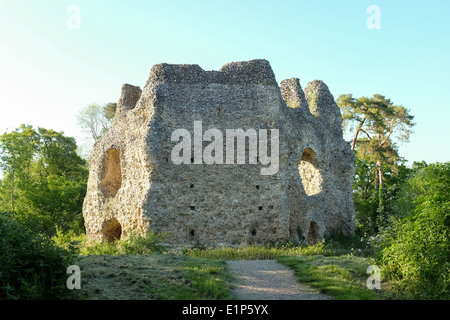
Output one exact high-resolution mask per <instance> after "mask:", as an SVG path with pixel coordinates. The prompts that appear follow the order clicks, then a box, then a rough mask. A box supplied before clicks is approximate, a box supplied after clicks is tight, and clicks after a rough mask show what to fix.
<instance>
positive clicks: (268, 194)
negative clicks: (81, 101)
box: [83, 60, 354, 246]
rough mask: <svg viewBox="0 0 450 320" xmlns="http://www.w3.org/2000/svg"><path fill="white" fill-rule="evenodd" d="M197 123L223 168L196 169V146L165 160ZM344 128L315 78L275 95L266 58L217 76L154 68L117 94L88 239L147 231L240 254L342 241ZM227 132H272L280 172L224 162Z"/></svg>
mask: <svg viewBox="0 0 450 320" xmlns="http://www.w3.org/2000/svg"><path fill="white" fill-rule="evenodd" d="M194 121H201V124H202V131H201V132H202V134H203V133H204V132H205V131H206V130H208V129H212V128H215V129H217V130H219V131H220V132H222V133H223V161H224V162H223V163H224V164H217V163H215V164H205V162H204V161H201V159H200V158H198V157H197V156H198V155H200V156H201V153H196V152H197V151H196V150H194V149H195V148H194V147H193V148H192V150H193V152H192V154H191V155H190V157H192V161H193V163H187V164H185V163H181V164H175V163H174V162H173V161H172V150H173V148H174V146H175V145H177V144H178V141H175V142H174V141H171V136H172V133H173V132H174V130H176V129H186V130H188V131H189V132H190V133H191V137H192V138H193V139H195V137H194ZM341 122H342V117H341V115H340V111H339V108H338V106H337V105H336V103H335V102H334V99H333V96H332V95H331V93H330V92H329V90H328V87H327V86H326V85H325V84H324V83H323V82H322V81H313V82H311V83H309V84H308V85H307V87H306V89H305V91H303V90H302V88H301V86H300V83H299V80H298V79H296V78H293V79H288V80H284V81H282V82H281V84H280V87H279V86H278V85H277V82H276V80H275V75H274V73H273V71H272V69H271V67H270V64H269V63H268V61H266V60H252V61H247V62H238V63H228V64H226V65H224V66H223V67H222V68H221V69H220V70H219V71H204V70H203V69H201V68H200V67H199V66H197V65H170V64H158V65H155V66H153V68H152V70H151V73H150V76H149V80H148V81H147V83H146V85H145V86H144V88H143V89H142V90H141V89H140V88H139V87H135V86H131V85H124V86H123V87H122V95H121V97H120V99H119V102H118V109H117V113H116V117H115V119H114V122H113V125H112V127H111V129H110V130H109V131H108V132H107V133H106V134H105V135H104V136H103V137H102V138H101V139H100V140H99V141H97V143H96V144H95V146H94V149H93V151H92V154H91V159H90V175H89V182H88V192H87V195H86V198H85V201H84V207H83V214H84V218H85V226H86V232H87V236H88V238H89V239H93V240H96V241H103V240H111V238H112V237H113V236H115V237H118V236H121V237H127V236H128V235H129V234H130V233H131V232H132V231H136V232H139V233H144V232H145V231H146V230H148V229H152V230H154V231H155V232H156V233H159V232H169V233H170V234H171V237H170V238H169V242H170V243H171V244H172V245H174V246H189V245H204V246H217V245H226V246H240V245H245V244H249V243H268V242H276V241H284V240H289V239H290V240H297V239H299V238H305V239H307V240H308V241H309V242H314V241H317V240H320V239H321V238H323V236H324V235H325V234H327V233H332V232H342V233H344V234H350V233H352V232H353V231H354V207H353V202H352V182H353V173H354V157H353V153H352V152H351V150H350V147H349V146H348V145H347V143H346V142H345V141H344V140H343V137H342V130H341ZM227 129H243V130H244V131H245V130H248V129H254V130H255V131H256V132H259V133H261V131H260V130H261V129H267V130H268V131H270V129H278V130H279V168H278V171H277V172H276V173H275V174H272V175H270V174H269V175H263V174H261V168H264V167H267V165H263V164H261V159H260V158H259V157H258V158H257V159H256V160H255V159H253V160H255V161H257V163H256V164H252V162H251V161H250V159H249V152H247V158H246V161H245V163H244V164H237V163H236V162H237V161H235V162H234V163H233V164H225V159H226V154H225V153H226V143H227V140H226V130H227ZM215 138H217V137H216V136H214V139H211V140H213V141H215ZM192 142H193V141H192ZM210 143H212V142H209V141H203V145H202V147H203V149H202V150H206V149H205V147H206V146H208V145H209V144H210ZM246 148H247V151H248V150H249V148H250V147H249V145H247V147H246ZM233 150H234V151H235V153H236V152H237V149H236V145H235V146H234V149H233ZM194 151H195V152H194ZM200 152H201V150H200Z"/></svg>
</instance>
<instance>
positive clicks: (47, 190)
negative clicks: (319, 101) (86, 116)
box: [0, 96, 450, 299]
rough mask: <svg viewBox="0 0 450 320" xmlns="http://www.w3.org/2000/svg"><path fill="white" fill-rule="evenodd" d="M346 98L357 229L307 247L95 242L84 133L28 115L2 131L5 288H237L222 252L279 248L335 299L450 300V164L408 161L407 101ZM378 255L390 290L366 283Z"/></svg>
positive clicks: (38, 293)
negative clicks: (30, 120) (80, 147)
mask: <svg viewBox="0 0 450 320" xmlns="http://www.w3.org/2000/svg"><path fill="white" fill-rule="evenodd" d="M338 102H339V101H338ZM339 103H340V104H341V106H344V107H345V108H347V111H346V112H347V114H346V115H345V116H344V120H345V121H344V125H346V124H347V123H349V121H350V122H351V121H354V122H355V121H356V122H355V123H356V126H355V127H356V128H357V129H358V128H359V131H360V135H358V134H354V135H353V140H352V142H351V143H352V146H353V149H354V152H355V155H356V172H355V179H354V185H353V197H354V204H355V210H356V232H355V235H354V236H352V237H343V236H339V235H331V236H329V237H327V238H326V239H325V240H324V241H323V242H319V243H317V244H315V245H310V246H308V245H306V244H301V243H283V244H273V245H266V246H254V245H251V246H247V247H243V248H227V247H222V248H217V249H210V248H209V249H208V248H189V249H185V250H183V251H181V252H171V253H169V252H168V250H165V247H164V246H163V245H162V243H163V242H164V237H166V236H167V235H156V234H153V233H152V232H149V233H147V234H146V235H144V236H138V235H136V234H132V235H131V236H130V237H129V238H127V239H122V240H118V241H115V242H107V241H106V242H104V243H101V244H99V243H88V242H87V241H86V235H85V231H84V226H83V217H82V202H83V198H84V195H85V192H86V183H87V177H88V169H87V163H86V161H85V160H83V159H82V158H81V157H80V156H79V155H78V154H77V145H76V143H75V140H74V139H73V138H69V137H65V136H64V134H63V133H61V132H55V131H53V130H47V129H44V128H38V129H37V130H35V129H33V128H32V127H31V126H25V125H22V126H20V127H19V128H18V129H16V130H14V131H12V132H10V133H5V134H3V135H1V136H0V167H1V172H2V175H1V179H0V212H4V213H1V214H0V234H1V235H2V237H0V249H1V256H0V299H58V298H67V294H68V293H70V297H72V298H80V299H96V298H102V297H112V298H117V297H119V296H120V297H121V298H123V299H127V298H129V299H133V297H135V298H140V297H145V298H149V299H224V298H226V299H228V298H230V297H231V293H230V292H231V291H230V279H231V278H230V277H229V275H228V274H227V270H226V264H225V262H224V260H241V259H277V260H278V261H280V262H281V263H283V264H285V265H287V266H289V267H291V268H292V269H293V270H295V272H296V275H297V276H298V277H299V279H300V280H301V281H302V282H305V283H308V284H311V285H313V286H316V287H318V288H320V289H321V290H322V291H323V292H326V293H328V294H330V295H332V296H334V297H335V298H337V299H374V298H389V299H391V298H393V299H449V298H450V296H449V293H448V284H449V274H450V272H449V271H450V266H449V256H450V248H449V233H450V232H449V228H450V218H449V216H450V213H449V211H450V210H449V209H450V203H449V201H450V192H449V190H450V187H449V185H450V164H449V163H448V162H446V163H432V164H427V163H425V162H420V163H417V162H414V163H413V164H412V166H411V167H407V166H406V165H405V164H404V161H403V160H402V159H401V158H400V157H398V154H397V149H396V142H395V141H394V140H393V137H394V136H395V131H394V129H395V128H400V129H402V130H400V136H401V135H402V134H403V139H405V138H406V139H407V137H408V136H409V133H410V127H411V126H412V124H411V122H410V121H411V120H412V117H411V116H409V115H408V113H407V111H406V109H405V108H403V107H401V106H393V105H392V103H391V102H390V101H389V100H388V99H385V98H384V97H382V96H374V97H373V98H371V99H367V98H363V99H358V100H355V99H353V98H352V97H351V96H344V97H342V99H341V100H340V102H339ZM111 110H112V109H111ZM364 118H365V119H366V120H364ZM363 120H364V121H363ZM358 121H359V122H358ZM358 123H359V124H362V125H361V126H360V125H358ZM363 125H370V126H371V127H369V128H366V127H363ZM399 126H400V127H399ZM402 126H403V127H402ZM402 132H403V133H402ZM363 134H364V136H362V138H361V135H363ZM369 138H370V139H369ZM400 138H402V137H400ZM369 140H374V141H375V142H374V141H372V142H371V141H369ZM377 143H378V145H377ZM390 153H392V156H389V154H390ZM380 161H381V162H380ZM74 259H78V260H77V261H75V260H74ZM73 263H78V264H80V266H81V267H82V268H84V269H83V272H84V273H83V274H84V276H83V277H84V280H83V283H84V284H85V285H86V286H87V287H85V288H84V289H83V290H81V291H79V292H78V293H75V292H70V291H69V290H68V289H67V288H66V280H67V277H68V275H67V274H66V268H67V266H68V265H70V264H73ZM369 264H375V265H378V266H379V267H381V272H382V286H384V289H383V287H382V289H383V290H382V291H381V295H380V292H378V291H369V290H367V288H365V280H366V279H367V277H368V275H367V274H366V273H365V272H366V268H367V265H369ZM102 279H103V280H105V279H109V280H111V279H113V280H114V281H109V282H108V283H110V284H111V283H114V284H112V286H113V287H112V288H110V289H108V288H105V287H101V285H100V282H101V280H102ZM91 284H92V286H91ZM95 286H97V287H95ZM116 286H117V287H116ZM91 289H92V290H91ZM108 290H116V293H113V292H110V291H108ZM388 292H389V294H388ZM137 293H139V294H142V295H141V296H139V295H137ZM110 294H111V295H110Z"/></svg>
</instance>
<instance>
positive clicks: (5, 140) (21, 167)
mask: <svg viewBox="0 0 450 320" xmlns="http://www.w3.org/2000/svg"><path fill="white" fill-rule="evenodd" d="M39 143H40V141H39V136H38V133H37V132H36V131H35V130H34V129H33V128H32V127H31V126H25V125H21V126H20V127H19V128H18V129H16V130H14V131H13V132H10V133H4V134H3V135H1V136H0V152H1V156H0V166H1V168H2V170H3V173H4V175H7V177H6V180H5V177H4V180H3V182H4V183H3V186H6V185H8V188H9V190H10V195H11V197H10V210H11V211H15V206H14V201H15V191H16V186H17V184H18V181H21V182H22V183H27V181H28V180H29V178H30V168H31V163H32V161H33V156H34V154H35V153H36V150H37V149H38V148H39ZM7 178H9V179H7ZM18 178H19V179H18ZM8 180H9V181H8ZM8 182H9V183H8Z"/></svg>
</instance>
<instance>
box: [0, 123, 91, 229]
mask: <svg viewBox="0 0 450 320" xmlns="http://www.w3.org/2000/svg"><path fill="white" fill-rule="evenodd" d="M76 150H77V146H76V142H75V139H74V138H71V137H66V136H64V134H63V133H61V132H56V131H54V130H48V129H44V128H39V129H38V130H37V131H36V130H34V129H33V128H32V127H31V126H24V125H21V126H20V127H19V128H18V129H16V130H15V131H13V132H10V133H4V134H3V135H1V136H0V152H1V153H0V156H1V158H0V160H1V161H0V164H1V169H2V171H3V179H2V181H1V184H0V210H3V211H7V212H11V213H12V214H13V215H14V217H15V218H16V219H18V220H20V221H21V222H22V223H26V224H27V226H28V227H29V228H31V229H33V230H34V231H36V232H40V233H49V234H54V233H55V232H56V228H58V227H59V228H62V229H64V230H68V229H71V228H74V229H76V230H77V231H82V230H83V228H84V227H83V220H82V215H81V207H82V203H83V199H84V195H85V193H86V184H87V177H88V169H87V164H86V161H85V160H83V159H81V158H80V157H79V156H78V155H77V153H76Z"/></svg>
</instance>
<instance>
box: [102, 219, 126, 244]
mask: <svg viewBox="0 0 450 320" xmlns="http://www.w3.org/2000/svg"><path fill="white" fill-rule="evenodd" d="M103 236H104V238H105V239H106V240H108V242H114V241H116V240H120V237H121V236H122V226H121V225H120V223H119V221H117V219H116V218H112V219H111V220H108V221H106V222H105V224H104V226H103Z"/></svg>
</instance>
